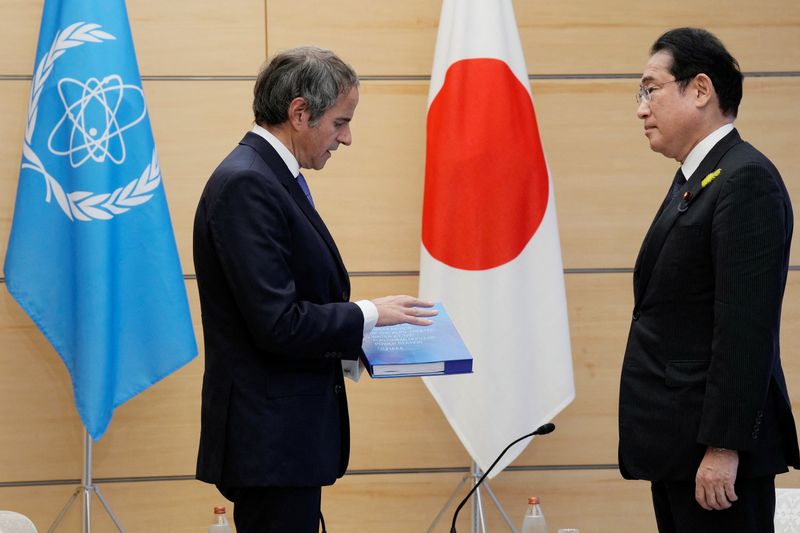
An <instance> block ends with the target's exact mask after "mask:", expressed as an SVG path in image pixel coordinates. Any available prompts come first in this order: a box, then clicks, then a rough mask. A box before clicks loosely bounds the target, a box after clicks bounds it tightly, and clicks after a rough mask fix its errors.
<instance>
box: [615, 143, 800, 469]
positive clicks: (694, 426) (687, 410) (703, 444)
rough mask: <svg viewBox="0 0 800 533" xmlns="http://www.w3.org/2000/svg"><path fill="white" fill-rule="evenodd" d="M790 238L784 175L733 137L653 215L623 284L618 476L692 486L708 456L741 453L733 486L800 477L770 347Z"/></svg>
mask: <svg viewBox="0 0 800 533" xmlns="http://www.w3.org/2000/svg"><path fill="white" fill-rule="evenodd" d="M717 169H719V173H718V174H717V175H716V177H715V178H713V179H712V178H709V180H707V181H708V183H707V185H706V186H705V187H704V186H703V185H702V182H703V179H704V178H706V176H708V175H709V174H712V173H714V172H715V171H716V170H717ZM791 237H792V207H791V204H790V201H789V197H788V195H787V192H786V188H785V187H784V184H783V180H782V179H781V176H780V174H779V173H778V171H777V170H776V169H775V167H774V166H773V165H772V163H770V161H769V160H768V159H767V158H766V157H764V155H762V154H761V153H760V152H758V151H757V150H756V149H755V148H753V147H752V146H751V145H750V144H748V143H746V142H743V141H742V140H741V138H740V137H739V134H738V133H737V132H736V130H734V131H732V132H731V133H729V134H728V135H727V136H725V137H724V138H723V139H722V140H721V141H720V142H719V143H717V145H716V146H715V147H714V148H713V149H712V150H711V152H710V153H709V154H708V155H707V156H706V158H705V159H704V160H703V161H702V162H701V164H700V166H699V168H698V169H697V171H696V172H695V173H694V174H693V175H692V176H691V177H689V179H688V181H687V182H686V184H685V185H684V186H683V189H682V190H681V191H680V193H679V194H678V197H677V198H675V199H674V200H672V201H665V204H664V205H662V207H661V209H660V210H659V213H658V214H657V215H656V218H655V220H654V221H653V224H652V226H651V227H650V230H649V231H648V233H647V236H646V237H645V240H644V243H643V245H642V248H641V251H640V253H639V257H638V259H637V261H636V268H635V270H634V275H633V285H634V309H633V318H632V321H631V327H630V334H629V337H628V344H627V347H626V349H625V359H624V362H623V367H622V378H621V387H620V398H619V438H620V443H619V465H620V470H621V472H622V474H623V476H624V477H626V478H638V479H648V480H654V481H661V480H669V479H671V480H678V479H687V480H693V479H694V477H695V474H696V472H697V468H698V466H699V464H700V461H701V460H702V458H703V454H704V452H705V450H706V448H707V447H708V446H714V447H721V448H729V449H734V450H738V451H739V456H740V464H739V473H738V475H739V477H755V476H762V475H771V474H776V473H780V472H785V471H786V470H787V465H791V466H794V467H796V468H797V467H799V466H800V454H798V445H797V436H796V431H795V423H794V419H793V417H792V413H791V404H790V403H789V397H788V394H787V391H786V383H785V380H784V376H783V370H782V368H781V360H780V344H779V330H780V317H781V302H782V299H783V292H784V286H785V284H786V274H787V267H788V261H789V245H790V241H791Z"/></svg>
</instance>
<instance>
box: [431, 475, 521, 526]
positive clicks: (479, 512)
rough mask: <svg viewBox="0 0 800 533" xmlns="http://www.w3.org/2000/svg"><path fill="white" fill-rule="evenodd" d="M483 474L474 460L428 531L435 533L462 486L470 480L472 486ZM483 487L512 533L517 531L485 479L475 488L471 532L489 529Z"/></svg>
mask: <svg viewBox="0 0 800 533" xmlns="http://www.w3.org/2000/svg"><path fill="white" fill-rule="evenodd" d="M482 476H483V472H482V471H481V469H480V468H479V467H478V463H476V462H475V461H472V464H471V466H470V470H469V473H467V474H465V475H464V477H463V478H461V481H459V482H458V485H456V488H455V489H454V490H453V493H452V494H450V497H449V498H448V499H447V501H446V502H445V504H444V505H443V506H442V508H441V509H440V510H439V512H438V513H437V515H436V517H435V518H434V519H433V522H432V523H431V525H430V527H429V528H428V531H427V533H433V531H434V530H435V529H436V526H437V525H438V524H439V521H440V520H441V519H442V516H444V513H445V511H447V509H448V508H449V507H450V505H451V504H452V503H453V501H454V500H455V499H456V496H458V493H459V492H460V491H461V487H462V486H464V485H465V484H467V483H469V482H470V480H471V483H472V486H475V485H477V484H478V481H480V479H481V477H482ZM483 489H486V493H487V494H488V495H489V497H490V498H491V500H492V502H494V506H495V507H496V508H497V510H498V511H499V512H500V515H501V516H502V517H503V520H504V521H505V523H506V525H507V526H508V529H509V530H510V531H511V532H512V533H517V528H516V527H514V523H513V522H512V521H511V518H509V516H508V513H507V512H506V510H505V509H504V508H503V505H502V504H501V503H500V500H498V499H497V496H495V494H494V491H493V490H492V487H491V486H489V482H488V481H484V482H483V483H482V484H481V486H480V487H478V488H477V489H475V494H474V496H475V497H474V498H473V500H472V506H471V511H472V512H471V516H472V530H471V533H480V532H481V531H482V532H483V533H486V531H487V529H486V515H485V513H484V509H483V508H484V506H483V500H482V499H481V490H483Z"/></svg>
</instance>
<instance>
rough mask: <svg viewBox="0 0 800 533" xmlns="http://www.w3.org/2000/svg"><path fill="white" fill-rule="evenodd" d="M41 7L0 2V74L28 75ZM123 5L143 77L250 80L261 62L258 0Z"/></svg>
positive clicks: (37, 1)
mask: <svg viewBox="0 0 800 533" xmlns="http://www.w3.org/2000/svg"><path fill="white" fill-rule="evenodd" d="M42 4H43V2H42V0H3V8H2V9H3V16H2V17H0V50H3V51H4V53H2V54H0V75H22V76H30V75H31V74H32V73H33V69H34V65H33V63H34V60H35V56H36V44H37V40H38V38H39V24H40V22H41V18H42ZM127 6H128V15H129V19H130V24H131V32H132V33H133V40H134V46H135V47H136V56H137V59H138V62H139V70H140V72H141V73H142V75H143V76H176V75H177V76H181V75H183V76H185V75H193V76H209V75H217V76H220V75H227V76H252V75H255V72H256V69H257V67H258V66H259V65H260V64H261V63H262V62H263V61H264V59H265V58H266V52H265V48H266V36H265V28H264V0H227V1H226V2H214V1H212V0H200V1H191V0H180V1H175V2H161V1H158V0H128V2H127ZM11 50H14V53H9V51H11Z"/></svg>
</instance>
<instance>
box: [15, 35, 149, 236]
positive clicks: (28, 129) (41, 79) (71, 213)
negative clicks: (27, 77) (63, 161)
mask: <svg viewBox="0 0 800 533" xmlns="http://www.w3.org/2000/svg"><path fill="white" fill-rule="evenodd" d="M100 28H101V26H100V25H99V24H92V23H86V22H76V23H74V24H72V25H70V26H68V27H67V28H65V29H64V30H63V31H60V32H58V33H56V36H55V38H54V39H53V44H52V45H51V46H50V50H49V51H48V52H47V53H46V54H45V55H44V57H42V59H41V61H39V64H38V65H37V66H36V72H35V73H34V76H33V81H32V83H31V97H30V101H29V103H28V116H27V121H26V123H25V142H24V143H23V145H22V156H23V162H22V168H27V169H31V170H33V171H35V172H38V173H40V174H41V175H42V177H43V178H44V181H45V184H46V185H47V195H46V197H45V201H47V202H48V203H49V202H50V199H51V197H55V199H56V202H57V203H58V205H59V206H60V207H61V210H62V211H64V213H65V214H66V215H67V217H69V219H70V220H75V219H77V220H81V221H84V222H89V221H92V220H109V219H111V218H114V216H116V215H119V214H122V213H124V212H126V211H128V210H129V209H130V208H132V207H135V206H137V205H141V204H143V203H145V202H147V201H148V200H150V199H151V198H152V197H153V195H152V194H150V193H151V192H152V191H153V190H154V189H155V188H156V187H158V185H159V184H160V183H161V168H160V166H159V162H158V154H157V153H156V150H155V148H154V149H153V155H152V157H151V159H150V163H149V164H148V165H147V166H146V167H145V168H144V170H143V171H142V173H141V175H140V176H139V177H138V178H135V179H133V180H132V181H130V182H129V183H128V184H126V185H124V186H123V187H119V188H117V189H115V190H114V191H112V192H110V193H94V192H91V191H73V192H65V191H64V189H63V187H61V184H60V183H59V182H58V180H57V179H56V178H55V177H54V176H52V175H51V174H50V173H49V172H48V171H47V169H46V168H45V166H44V164H43V163H42V161H41V159H40V158H39V156H37V155H36V152H34V150H33V148H32V147H31V141H32V139H33V133H34V130H35V128H36V118H37V114H38V111H39V97H40V96H41V94H42V89H43V88H44V84H45V82H46V81H47V79H48V78H49V77H50V74H51V73H52V71H53V66H54V65H55V62H56V60H58V58H60V57H61V56H62V55H64V54H65V53H66V51H67V50H69V49H70V48H75V47H78V46H82V45H84V44H86V43H102V42H104V41H108V40H115V37H114V36H113V35H111V34H110V33H107V32H104V31H102V30H101V29H100Z"/></svg>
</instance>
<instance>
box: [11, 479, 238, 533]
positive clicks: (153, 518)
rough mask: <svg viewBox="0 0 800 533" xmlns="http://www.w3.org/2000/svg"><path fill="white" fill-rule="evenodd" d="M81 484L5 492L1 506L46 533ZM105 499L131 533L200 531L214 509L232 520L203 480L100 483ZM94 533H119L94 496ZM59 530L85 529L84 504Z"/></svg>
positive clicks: (222, 501)
mask: <svg viewBox="0 0 800 533" xmlns="http://www.w3.org/2000/svg"><path fill="white" fill-rule="evenodd" d="M76 486H77V485H58V486H46V487H35V486H34V487H14V488H0V508H2V509H6V510H13V511H16V512H18V513H22V514H24V515H25V516H27V517H29V518H30V519H31V520H32V521H33V523H34V524H35V525H36V528H37V529H38V530H39V531H40V532H42V533H43V532H45V531H47V530H48V527H50V525H51V524H52V523H53V520H54V519H55V518H56V516H58V513H59V512H60V511H61V509H62V508H63V507H64V505H65V504H66V503H67V500H68V499H69V497H70V496H71V495H72V493H73V492H74V490H75V488H76ZM98 487H99V488H100V492H101V493H102V494H103V497H104V498H105V499H106V500H107V501H108V504H109V506H110V507H111V509H112V511H113V512H114V514H115V515H116V517H117V518H118V519H119V521H120V523H121V525H122V526H123V528H125V531H149V532H153V533H197V532H200V531H206V529H207V528H208V526H209V525H211V523H212V520H213V511H214V506H216V505H224V506H226V508H227V510H228V514H229V515H231V516H232V510H233V505H232V504H231V503H230V502H228V501H227V500H225V498H223V497H222V495H221V494H219V492H218V491H217V489H216V488H215V487H214V486H213V485H208V484H205V483H200V482H199V481H194V480H191V481H166V482H140V483H99V484H98ZM91 510H92V531H98V532H109V531H117V529H116V528H115V527H114V523H113V522H112V521H111V519H110V518H109V517H108V515H107V514H106V512H105V510H104V509H103V508H102V506H101V503H100V501H99V500H98V499H97V498H96V497H94V496H93V497H92V509H91ZM57 531H65V532H68V531H73V532H74V531H81V502H80V500H78V501H76V502H75V504H74V505H72V507H71V508H70V510H69V511H68V512H67V514H66V515H65V517H64V521H63V522H62V523H61V526H60V527H59V528H58V529H57Z"/></svg>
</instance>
